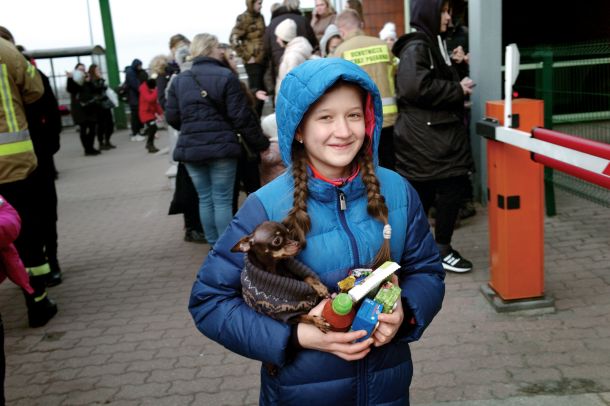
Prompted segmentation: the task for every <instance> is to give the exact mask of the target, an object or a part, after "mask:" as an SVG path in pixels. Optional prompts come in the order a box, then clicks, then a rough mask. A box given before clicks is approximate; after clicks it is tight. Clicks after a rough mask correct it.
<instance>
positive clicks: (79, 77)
mask: <svg viewBox="0 0 610 406" xmlns="http://www.w3.org/2000/svg"><path fill="white" fill-rule="evenodd" d="M72 79H73V80H74V81H75V82H76V83H77V84H78V85H79V86H82V84H83V83H85V74H84V73H83V72H82V71H80V70H78V69H77V70H75V71H74V73H72Z"/></svg>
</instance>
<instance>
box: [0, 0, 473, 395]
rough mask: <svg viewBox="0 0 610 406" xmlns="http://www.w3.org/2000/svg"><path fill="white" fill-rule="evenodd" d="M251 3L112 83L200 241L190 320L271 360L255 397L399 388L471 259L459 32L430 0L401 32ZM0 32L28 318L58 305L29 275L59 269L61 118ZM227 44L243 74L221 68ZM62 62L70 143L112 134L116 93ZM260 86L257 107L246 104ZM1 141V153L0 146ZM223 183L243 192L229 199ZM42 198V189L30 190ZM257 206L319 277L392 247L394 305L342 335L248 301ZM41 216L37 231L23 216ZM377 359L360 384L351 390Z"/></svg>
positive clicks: (91, 72) (1, 205)
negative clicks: (246, 270)
mask: <svg viewBox="0 0 610 406" xmlns="http://www.w3.org/2000/svg"><path fill="white" fill-rule="evenodd" d="M262 6H263V4H262V0H246V10H245V11H244V12H243V13H242V14H240V15H239V16H237V19H236V22H235V25H234V27H233V28H232V30H231V32H230V36H229V38H230V44H223V43H221V42H220V41H219V40H218V38H217V37H216V36H214V35H212V34H209V33H200V34H197V35H195V36H194V37H193V38H192V39H189V38H187V37H186V36H184V35H182V34H176V35H173V36H172V37H171V38H170V39H169V54H167V55H159V56H158V57H155V58H154V59H153V60H152V61H151V62H150V64H149V68H148V69H144V67H143V63H142V61H141V60H140V59H137V58H136V59H134V60H133V62H132V63H131V65H130V66H128V67H127V68H126V70H125V82H124V84H123V85H122V86H121V91H120V92H122V93H123V94H124V97H125V100H126V102H127V104H128V105H129V109H130V112H131V119H130V129H131V134H130V137H131V140H132V141H144V140H145V141H146V149H147V151H148V152H149V153H156V152H158V151H159V149H158V148H157V147H156V146H155V139H156V138H157V131H158V126H157V123H158V121H159V120H160V118H161V117H164V119H165V120H166V121H167V124H168V125H169V128H168V139H169V148H168V149H169V157H170V162H171V167H173V168H175V170H174V172H175V176H176V183H175V185H176V188H175V193H174V196H173V200H172V203H171V206H170V214H175V213H182V214H183V216H184V230H185V235H184V239H185V241H189V242H197V243H208V244H210V246H211V250H210V253H209V254H208V256H207V258H206V261H205V263H204V265H203V267H202V269H201V270H200V273H199V274H198V277H197V280H196V282H195V285H194V287H193V292H192V296H191V301H190V304H189V308H190V311H191V313H192V315H193V318H194V320H195V322H196V324H197V327H198V328H199V329H200V330H201V331H202V332H203V333H204V334H205V335H207V336H209V337H211V338H212V339H214V340H216V341H218V342H220V343H222V344H223V345H225V346H227V347H228V348H231V349H232V350H233V351H236V352H238V353H240V354H242V355H245V356H248V357H250V358H254V359H259V360H261V361H263V362H264V363H268V364H273V365H275V366H277V367H280V372H279V377H278V376H275V375H274V374H271V373H269V371H268V370H262V372H261V373H262V375H263V376H262V387H261V404H287V403H286V401H287V402H288V403H290V399H293V400H294V399H296V398H298V399H299V401H300V402H301V403H304V402H305V401H319V402H321V403H324V404H327V403H329V400H330V399H334V401H335V403H345V399H346V396H348V397H349V396H365V397H367V399H368V400H369V401H370V402H372V403H388V404H390V403H391V404H399V403H400V404H404V403H405V402H406V403H408V382H409V381H410V377H411V375H412V365H411V359H410V355H409V347H408V345H407V343H408V342H410V341H413V340H417V339H418V338H419V337H420V336H421V334H422V332H423V331H424V329H425V328H426V327H427V326H428V325H429V323H430V322H431V321H432V319H433V317H434V316H435V314H436V313H437V312H438V311H439V309H440V306H441V303H442V299H443V295H444V284H443V278H444V272H445V271H451V272H458V273H461V272H468V271H470V270H471V269H472V263H470V261H468V260H467V259H465V258H464V257H462V256H461V255H460V254H459V252H458V251H457V250H456V249H455V248H454V247H453V245H452V236H453V231H454V228H455V226H456V223H458V221H459V218H460V213H462V212H461V210H462V209H464V205H465V203H470V206H469V207H470V209H471V210H472V202H471V200H472V196H471V193H472V192H471V186H470V179H469V176H470V174H471V173H472V171H473V170H474V167H473V160H472V157H471V151H470V145H469V137H468V129H467V122H468V110H467V105H468V97H469V95H470V94H471V93H472V91H473V87H474V83H473V81H472V80H471V79H470V78H469V77H468V69H467V63H468V54H467V52H466V51H465V49H467V47H466V43H465V42H464V40H463V37H462V39H461V43H460V40H459V39H458V38H457V35H456V36H455V37H454V38H453V43H454V44H455V45H454V46H453V47H452V48H451V49H450V50H448V48H447V43H446V40H447V38H449V37H450V36H451V34H456V31H455V30H453V31H452V29H451V22H452V21H451V7H450V3H449V1H448V0H439V1H434V2H432V1H425V0H412V1H411V2H410V7H411V12H410V17H411V28H412V30H410V32H409V33H406V34H404V35H402V36H399V35H398V33H397V32H396V25H395V24H394V23H393V22H388V23H387V24H386V25H385V26H384V27H383V29H382V30H381V32H379V35H378V36H371V35H367V34H365V32H364V27H365V25H364V15H363V9H362V6H361V4H360V2H359V1H358V0H349V1H347V2H345V7H344V9H343V10H341V11H340V12H338V11H337V10H335V9H334V8H333V6H332V4H331V2H330V1H329V0H316V1H315V8H314V10H313V12H312V14H311V17H310V18H307V17H306V16H304V15H303V14H302V13H301V11H300V3H299V0H283V2H282V3H275V4H273V5H272V6H271V10H272V14H271V20H270V21H269V23H268V24H266V22H265V19H264V17H263V15H262V14H261V9H262ZM464 32H465V31H462V32H461V33H462V34H464ZM0 34H3V35H2V37H3V38H4V39H2V40H0V52H2V53H3V54H7V55H8V56H7V58H8V59H11V58H12V59H11V60H12V61H13V62H12V63H14V64H15V65H16V66H17V65H18V67H16V68H15V69H13V70H14V72H16V73H15V74H17V73H19V74H21V75H23V77H22V78H15V79H14V80H13V82H11V84H10V85H11V86H14V87H15V92H16V93H17V94H19V95H20V97H21V98H22V100H21V105H22V106H24V107H25V108H24V111H23V112H21V113H18V114H17V115H16V121H15V122H14V123H12V122H11V120H9V116H8V115H5V116H4V117H3V119H2V120H0V124H1V125H2V126H3V127H2V128H0V130H2V131H3V132H5V133H10V134H14V136H12V138H11V140H14V142H17V141H20V142H23V141H28V142H29V141H30V139H31V142H32V143H33V144H28V145H32V148H29V149H28V148H26V149H21V150H19V152H18V153H15V154H13V155H14V156H11V158H12V159H11V160H10V163H11V164H12V166H5V165H2V166H0V227H9V228H11V227H12V228H11V230H12V231H13V233H12V234H10V233H8V232H6V233H5V232H4V231H3V232H2V235H3V237H4V236H5V235H6V236H7V238H6V239H4V238H3V239H0V244H2V245H1V247H2V248H3V251H2V253H3V255H8V256H9V257H10V261H11V262H7V263H9V264H10V267H0V271H1V272H0V277H1V276H2V274H7V275H8V276H9V277H11V279H12V280H13V281H15V282H16V283H18V284H19V285H20V286H21V287H22V288H23V291H24V294H25V297H26V305H27V307H28V317H29V323H30V326H32V327H37V326H41V325H44V324H46V323H47V322H48V321H49V320H50V319H51V318H52V317H53V316H54V315H55V313H56V312H57V306H56V305H55V303H54V302H53V301H52V300H51V299H50V298H49V297H48V295H47V291H46V288H47V287H48V286H53V285H54V284H58V283H61V280H62V278H61V271H60V268H59V262H58V260H57V231H56V228H55V224H56V222H57V209H56V208H57V196H56V193H55V186H54V182H55V177H54V174H55V170H54V165H53V154H54V153H55V152H57V150H58V149H59V132H60V131H61V122H60V121H58V118H57V117H54V116H53V114H51V111H52V110H53V109H55V111H57V101H56V99H55V98H54V96H53V94H52V91H51V90H50V87H49V86H48V80H47V79H45V76H44V74H43V73H42V72H40V71H38V70H36V68H35V67H33V66H32V64H31V63H30V61H28V60H27V59H26V58H25V57H23V56H22V55H21V54H19V53H18V51H17V50H16V48H15V47H14V40H13V39H12V36H11V35H10V32H8V30H6V29H3V28H2V27H0ZM7 58H5V57H4V55H2V61H4V60H7ZM19 58H20V59H19ZM237 59H239V60H241V62H242V63H243V67H244V70H245V73H246V74H247V76H248V80H247V83H244V82H242V81H241V80H240V79H239V74H238V71H237V69H238V68H237V64H236V61H237ZM3 63H4V62H3ZM67 76H68V78H67V90H68V92H69V93H70V95H71V112H72V116H73V118H74V123H75V124H76V125H78V127H79V134H80V141H81V143H82V146H83V149H84V154H85V156H95V155H99V154H100V153H101V151H104V150H111V149H114V148H115V145H113V144H112V143H111V136H112V134H113V131H114V121H113V115H112V109H113V108H115V107H117V105H118V97H117V94H116V93H115V92H114V91H113V90H112V89H109V87H108V85H107V84H106V82H105V79H104V78H103V76H102V72H100V68H99V66H97V65H95V64H92V65H90V66H89V67H85V66H84V65H83V64H80V63H79V64H77V65H76V66H75V68H74V70H73V71H72V72H69V73H68V74H67ZM303 89H306V91H304V90H303ZM265 106H268V108H270V109H271V110H272V112H271V113H270V114H266V115H265V116H263V110H264V108H265ZM0 111H2V110H1V109H0ZM28 128H29V130H28ZM42 133H50V134H56V135H57V137H56V138H51V137H46V138H45V137H40V136H39V135H40V134H42ZM96 139H97V142H98V145H97V148H96V145H95V140H96ZM55 140H56V141H55ZM3 143H4V141H3ZM3 143H0V148H2V147H3ZM11 151H17V150H15V149H12V150H11ZM0 152H1V149H0ZM6 156H7V154H2V153H0V160H6ZM36 158H37V159H36ZM36 161H37V162H38V166H36ZM7 168H8V169H7ZM51 175H52V176H51ZM241 191H243V192H245V193H246V194H247V195H248V198H247V199H246V200H245V202H244V203H243V204H241V207H240V201H239V194H240V192H241ZM287 197H291V198H287ZM41 201H50V202H51V205H50V206H49V207H46V208H45V209H44V210H38V207H37V205H39V204H40V202H41ZM432 212H433V215H434V232H432V231H431V230H430V222H429V221H431V220H429V215H431V214H432ZM471 214H472V213H471ZM19 219H21V223H20V226H21V232H20V233H15V231H16V229H17V228H18V227H19ZM265 220H276V221H281V222H283V223H284V224H285V225H287V227H288V229H289V232H290V234H291V237H292V238H294V240H296V241H298V242H299V243H301V245H302V246H303V247H304V248H303V250H302V251H301V253H300V254H299V257H298V258H299V260H301V261H302V262H303V263H305V264H306V265H308V266H309V267H311V268H312V269H313V270H314V271H315V272H316V273H317V274H318V275H319V276H320V278H321V279H322V281H323V282H324V283H325V284H326V285H327V286H334V285H336V283H337V281H338V280H340V279H342V278H343V277H344V276H345V275H344V272H345V271H346V269H353V268H361V267H371V266H378V265H379V264H380V263H383V262H384V261H386V260H394V261H396V262H399V263H400V264H401V266H402V268H401V271H400V275H399V283H400V286H401V287H402V289H403V290H402V298H403V300H402V302H399V303H401V304H400V306H399V307H398V309H397V310H396V311H395V312H394V313H393V314H392V315H387V316H383V317H380V319H379V320H380V325H379V327H378V328H377V330H376V333H375V334H374V335H373V336H372V337H371V338H369V339H367V340H364V341H361V342H354V340H357V339H358V338H360V332H350V333H329V334H322V333H321V332H319V331H317V330H316V329H315V328H310V327H311V326H306V325H302V324H298V325H296V326H294V325H293V326H290V325H285V324H282V323H278V322H277V321H274V320H272V319H269V318H266V317H264V316H262V315H260V314H256V313H254V312H253V311H252V310H251V309H249V308H246V307H245V306H243V299H242V298H241V296H240V291H241V282H240V278H239V274H240V271H241V269H242V268H243V266H244V263H243V258H242V257H241V256H240V255H238V254H235V253H233V252H231V247H232V246H233V244H234V243H235V241H237V240H238V239H239V238H240V237H241V236H242V235H243V234H244V233H245V232H250V231H252V229H253V228H254V227H255V226H256V225H257V224H258V223H260V222H262V221H265ZM16 224H17V225H16ZM41 225H44V227H45V228H44V230H45V232H43V233H39V232H36V230H37V227H38V230H39V227H41ZM17 235H18V237H17ZM4 247H9V248H7V249H4ZM5 253H6V254H5ZM17 254H18V255H17ZM7 258H8V257H7ZM320 311H321V308H320V306H318V307H316V308H315V309H313V310H312V311H311V312H312V313H311V314H317V313H319V312H320ZM316 312H317V313H316ZM244 326H248V328H247V329H243V327H244ZM0 332H1V324H0ZM390 354H391V355H390ZM364 358H367V359H369V360H371V361H370V362H368V363H367V364H363V365H364V366H363V370H362V372H365V374H362V373H361V372H358V371H357V370H355V369H354V368H352V367H351V366H350V365H352V364H351V362H352V361H356V360H361V359H364ZM310 365H317V366H318V368H316V370H315V371H314V370H312V369H311V368H310ZM2 371H3V370H2ZM367 376H368V377H369V378H367ZM377 379H379V380H380V381H379V384H378V385H375V388H373V387H371V388H370V389H371V390H370V391H365V393H363V394H359V395H358V394H356V393H353V391H352V390H351V389H353V388H354V387H355V386H354V385H361V384H362V385H368V383H367V382H368V380H377ZM382 381H383V382H382ZM320 388H323V390H322V389H320ZM350 388H351V389H350ZM318 389H320V390H318ZM350 392H351V393H350Z"/></svg>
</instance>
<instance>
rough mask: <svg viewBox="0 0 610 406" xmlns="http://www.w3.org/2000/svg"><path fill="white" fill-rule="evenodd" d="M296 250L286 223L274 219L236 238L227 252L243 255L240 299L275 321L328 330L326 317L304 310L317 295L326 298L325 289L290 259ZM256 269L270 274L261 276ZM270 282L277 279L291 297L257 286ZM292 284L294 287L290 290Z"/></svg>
mask: <svg viewBox="0 0 610 406" xmlns="http://www.w3.org/2000/svg"><path fill="white" fill-rule="evenodd" d="M300 249H301V246H300V244H299V243H298V242H297V241H294V240H292V239H290V234H289V232H288V229H287V228H286V226H284V225H283V224H282V223H278V222H275V221H265V222H263V223H261V224H259V225H258V226H257V227H256V228H255V229H254V231H253V232H252V234H249V235H247V236H245V237H243V238H242V239H241V240H239V241H238V242H237V244H235V246H234V247H233V248H232V249H231V251H232V252H244V253H246V255H247V258H246V260H245V263H246V267H245V269H244V271H243V272H242V277H241V281H242V288H243V293H244V300H245V301H246V303H247V304H248V305H250V306H251V307H252V308H254V309H255V310H257V311H259V312H261V313H264V314H266V315H268V316H270V317H272V318H274V319H276V320H282V321H286V322H288V323H299V322H301V323H307V324H313V325H315V326H316V327H317V328H319V329H320V330H321V331H323V332H325V333H326V332H327V331H328V330H329V329H330V325H329V324H328V323H327V322H326V320H324V318H323V317H322V316H310V315H308V314H307V313H308V312H309V311H310V310H311V309H312V308H313V307H315V305H316V304H318V303H319V302H320V299H321V298H326V297H329V293H328V289H327V288H326V286H324V284H323V283H322V282H321V281H320V279H319V278H318V276H317V275H316V274H315V273H314V272H313V271H312V270H311V269H309V268H308V267H307V266H305V265H304V264H302V263H301V262H299V261H297V260H296V259H294V257H295V256H296V255H297V254H298V253H299V251H300ZM259 270H260V271H264V272H267V273H269V274H272V275H274V276H271V275H267V276H265V275H261V274H260V273H258V272H260V271H259ZM285 278H290V279H291V280H297V281H302V282H305V284H306V285H304V286H298V285H299V284H302V283H301V282H286V279H285ZM273 281H277V284H276V285H277V286H282V287H283V289H285V290H286V294H287V295H294V297H293V298H289V297H277V296H279V294H280V292H281V291H280V290H275V291H274V292H269V291H267V292H261V290H262V289H264V288H263V287H262V286H261V285H264V287H269V286H271V285H272V284H273ZM257 282H259V286H257ZM293 285H294V287H295V288H294V289H291V287H292V286H293ZM307 285H308V286H309V288H308V287H307ZM259 287H260V289H259ZM285 287H288V288H285ZM281 293H282V294H283V293H284V292H283V291H282V292H281Z"/></svg>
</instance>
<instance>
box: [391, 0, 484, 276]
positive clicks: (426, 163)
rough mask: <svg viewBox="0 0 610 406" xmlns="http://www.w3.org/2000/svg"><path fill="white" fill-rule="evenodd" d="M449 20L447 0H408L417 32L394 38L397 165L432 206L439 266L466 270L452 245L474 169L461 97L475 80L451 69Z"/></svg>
mask: <svg viewBox="0 0 610 406" xmlns="http://www.w3.org/2000/svg"><path fill="white" fill-rule="evenodd" d="M450 21H451V15H450V10H449V2H448V1H447V0H436V1H430V0H412V1H411V26H412V28H413V29H414V30H415V32H412V33H409V34H406V35H404V36H402V37H401V38H399V39H398V41H396V44H395V45H394V48H393V52H394V54H395V55H397V56H398V57H399V59H400V64H399V65H398V72H397V77H396V89H397V90H396V93H397V94H396V96H397V100H398V119H397V121H396V126H395V132H394V146H395V152H396V170H397V172H398V173H400V174H401V175H403V176H404V177H405V178H407V179H408V180H409V181H410V182H411V184H412V185H413V187H415V189H416V190H417V192H418V193H419V196H420V198H421V200H422V204H423V206H424V210H425V212H426V213H428V211H429V209H430V207H431V206H432V205H434V206H435V207H436V224H435V233H434V234H435V240H436V244H437V246H438V249H439V251H440V253H441V258H442V259H443V267H444V268H445V270H447V271H451V272H469V271H470V270H472V263H471V262H470V261H468V260H467V259H465V258H463V257H462V256H461V255H460V253H459V252H457V251H456V250H455V249H454V248H453V247H452V245H451V240H452V236H453V230H454V227H455V222H456V218H457V216H458V211H459V208H460V205H461V201H462V199H463V195H464V193H465V190H466V188H467V185H468V182H469V180H468V175H469V173H470V172H472V171H473V170H474V164H473V160H472V155H471V152H470V144H469V138H468V133H467V130H466V127H465V125H464V100H465V98H466V97H467V96H468V95H470V94H471V93H472V89H473V85H474V83H473V81H472V79H470V78H468V77H465V78H464V79H462V80H461V81H460V78H459V76H458V74H457V72H456V71H455V69H453V67H452V64H451V59H450V58H449V54H448V52H447V49H446V47H445V42H444V39H443V34H444V33H445V32H446V31H447V26H448V24H449V22H450Z"/></svg>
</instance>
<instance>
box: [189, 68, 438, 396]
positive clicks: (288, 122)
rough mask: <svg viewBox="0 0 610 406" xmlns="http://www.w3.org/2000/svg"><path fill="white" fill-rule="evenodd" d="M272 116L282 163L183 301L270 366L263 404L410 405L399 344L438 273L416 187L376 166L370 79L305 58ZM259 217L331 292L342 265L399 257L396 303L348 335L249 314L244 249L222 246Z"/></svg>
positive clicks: (200, 321) (430, 304)
mask: <svg viewBox="0 0 610 406" xmlns="http://www.w3.org/2000/svg"><path fill="white" fill-rule="evenodd" d="M276 113H277V122H278V131H279V145H280V150H281V153H282V157H283V159H284V162H285V163H286V165H287V166H288V169H287V170H286V172H285V173H284V174H282V175H280V176H279V177H277V178H276V179H274V180H273V181H272V182H271V183H269V184H267V185H265V186H264V187H263V188H261V189H259V190H258V191H257V192H255V193H253V194H251V195H250V196H249V197H248V199H247V200H246V201H245V202H244V205H243V206H242V208H241V210H240V211H239V212H238V213H237V215H236V217H235V218H234V220H233V222H232V223H231V225H230V226H229V228H228V229H227V231H226V232H225V233H224V235H223V236H222V237H221V238H220V239H219V240H218V243H217V244H216V245H215V246H214V248H213V250H212V251H210V253H209V255H208V257H207V260H206V261H205V263H204V265H203V267H202V268H201V270H200V272H199V275H198V277H197V280H196V281H195V284H194V286H193V291H192V296H191V300H190V304H189V308H190V311H191V314H192V316H193V318H194V320H195V323H196V325H197V327H198V328H199V329H200V330H201V332H202V333H203V334H205V335H206V336H208V337H210V338H211V339H213V340H215V341H217V342H219V343H221V344H222V345H224V346H225V347H227V348H228V349H230V350H232V351H235V352H236V353H238V354H241V355H243V356H246V357H249V358H253V359H257V360H261V361H263V363H264V364H268V365H269V364H270V365H273V366H275V368H262V369H261V392H260V404H262V405H316V406H321V405H373V404H375V405H378V404H384V405H405V404H408V403H409V384H410V382H411V377H412V374H413V369H412V364H411V354H410V350H409V345H408V343H409V342H410V341H414V340H417V339H419V338H420V337H421V335H422V333H423V331H424V330H425V328H426V327H427V326H428V325H429V324H430V322H431V321H432V318H433V317H434V316H435V315H436V313H437V312H438V311H439V310H440V307H441V303H442V300H443V296H444V283H443V278H444V271H443V268H442V266H441V263H440V258H439V255H438V251H437V249H436V245H435V243H434V239H433V238H432V236H431V234H430V232H429V226H428V222H427V220H426V217H425V216H424V213H423V211H422V209H421V204H420V202H419V199H418V198H417V194H416V193H415V191H414V190H413V189H412V188H411V186H410V185H409V184H408V182H406V181H405V180H404V179H403V178H402V177H400V176H399V175H398V174H396V173H395V172H392V171H389V170H386V169H384V168H381V167H379V166H378V165H377V158H376V152H377V143H378V139H379V134H380V132H381V127H382V117H383V115H382V104H381V98H380V96H379V92H378V90H377V87H376V86H375V84H374V83H373V81H372V80H371V78H370V77H369V76H368V75H367V74H366V73H365V72H364V71H363V70H362V69H361V68H360V67H358V66H357V65H355V64H353V63H351V62H348V61H345V60H342V59H339V58H331V59H318V60H312V61H307V62H305V63H303V64H302V65H300V66H298V67H297V68H295V69H294V70H292V71H291V72H290V73H289V74H288V75H287V76H286V78H285V79H284V82H283V83H282V86H281V91H280V93H279V95H278V103H277V110H276ZM264 220H275V221H283V222H284V223H285V224H286V225H287V226H288V228H289V229H290V230H291V232H292V234H293V238H295V239H297V240H299V241H300V242H301V243H302V244H305V243H306V245H305V248H304V249H303V250H302V251H301V252H300V253H299V255H298V259H299V260H300V261H301V262H303V263H305V264H306V265H308V266H309V267H310V268H311V269H313V270H314V271H315V272H316V273H317V274H318V275H319V276H320V279H321V280H322V282H324V283H325V284H326V286H327V287H328V288H329V289H330V290H331V291H336V290H337V282H338V281H339V280H341V279H343V278H345V277H346V276H347V273H348V271H349V270H351V269H354V268H361V267H377V266H378V265H379V264H380V263H383V262H384V261H386V260H389V259H391V260H393V261H396V262H399V263H400V264H401V265H402V267H401V269H400V270H399V271H398V272H397V273H398V278H399V282H400V287H401V288H402V300H401V301H399V305H398V307H397V309H396V310H395V311H394V313H392V314H382V315H380V316H379V320H380V325H379V327H378V328H377V330H376V332H375V333H374V335H373V336H372V337H371V338H369V339H367V340H365V341H362V342H358V343H354V341H355V340H356V339H358V338H361V337H364V336H365V335H366V333H365V332H364V331H353V332H348V333H337V332H329V333H326V334H324V333H322V332H321V331H319V330H318V329H317V328H316V327H314V326H312V325H306V324H297V325H293V326H291V325H288V324H285V323H281V322H278V321H276V320H273V319H271V318H269V317H267V316H265V315H263V314H260V313H256V312H255V311H254V310H252V309H251V308H250V307H248V306H247V305H246V304H245V302H244V300H243V298H242V296H241V285H240V273H241V271H242V268H243V267H244V261H243V254H241V253H231V252H230V248H231V247H232V246H233V245H234V244H235V243H236V242H237V241H238V240H239V239H240V238H241V237H242V236H244V235H245V234H247V233H249V232H251V231H252V230H253V229H254V227H255V226H256V225H258V224H259V223H261V222H262V221H264ZM390 228H391V230H390ZM324 303H325V301H322V302H321V303H320V304H319V305H318V306H316V307H315V308H314V309H312V310H311V312H310V314H315V315H319V314H321V311H322V307H323V305H324ZM273 372H275V373H273Z"/></svg>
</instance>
